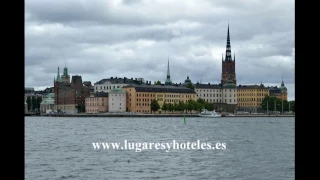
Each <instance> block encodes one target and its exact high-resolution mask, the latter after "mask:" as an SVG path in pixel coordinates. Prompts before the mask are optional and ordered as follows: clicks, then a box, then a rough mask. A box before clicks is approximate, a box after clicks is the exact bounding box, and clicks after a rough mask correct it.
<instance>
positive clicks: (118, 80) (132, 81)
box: [94, 77, 141, 85]
mask: <svg viewBox="0 0 320 180" xmlns="http://www.w3.org/2000/svg"><path fill="white" fill-rule="evenodd" d="M106 81H109V82H110V83H112V84H120V83H125V84H140V83H141V82H140V81H139V80H135V79H133V78H131V79H128V78H126V77H124V78H118V77H115V78H113V77H111V78H108V79H102V80H100V81H98V82H96V83H94V85H96V84H104V83H105V82H106Z"/></svg>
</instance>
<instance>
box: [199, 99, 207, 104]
mask: <svg viewBox="0 0 320 180" xmlns="http://www.w3.org/2000/svg"><path fill="white" fill-rule="evenodd" d="M197 102H199V103H200V104H202V105H204V104H205V103H206V101H205V100H204V99H202V98H199V99H198V100H197Z"/></svg>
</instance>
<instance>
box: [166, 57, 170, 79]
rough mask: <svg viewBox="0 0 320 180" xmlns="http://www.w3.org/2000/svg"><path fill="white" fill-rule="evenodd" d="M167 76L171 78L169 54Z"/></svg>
mask: <svg viewBox="0 0 320 180" xmlns="http://www.w3.org/2000/svg"><path fill="white" fill-rule="evenodd" d="M167 78H169V79H170V68H169V55H168V69H167Z"/></svg>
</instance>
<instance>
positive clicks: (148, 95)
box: [130, 93, 155, 97]
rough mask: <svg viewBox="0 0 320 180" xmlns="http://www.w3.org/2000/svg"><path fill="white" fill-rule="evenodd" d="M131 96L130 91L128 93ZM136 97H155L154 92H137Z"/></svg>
mask: <svg viewBox="0 0 320 180" xmlns="http://www.w3.org/2000/svg"><path fill="white" fill-rule="evenodd" d="M130 96H131V93H130ZM137 97H155V94H138V93H137Z"/></svg>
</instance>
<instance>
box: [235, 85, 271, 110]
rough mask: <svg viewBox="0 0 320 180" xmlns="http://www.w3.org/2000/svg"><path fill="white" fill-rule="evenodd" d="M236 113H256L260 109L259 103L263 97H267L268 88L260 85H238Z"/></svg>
mask: <svg viewBox="0 0 320 180" xmlns="http://www.w3.org/2000/svg"><path fill="white" fill-rule="evenodd" d="M237 93H238V108H237V110H238V111H246V112H258V111H259V110H260V108H261V101H262V99H263V98H264V97H265V96H267V95H268V96H269V88H268V87H264V85H263V84H260V85H239V86H238V88H237Z"/></svg>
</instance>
